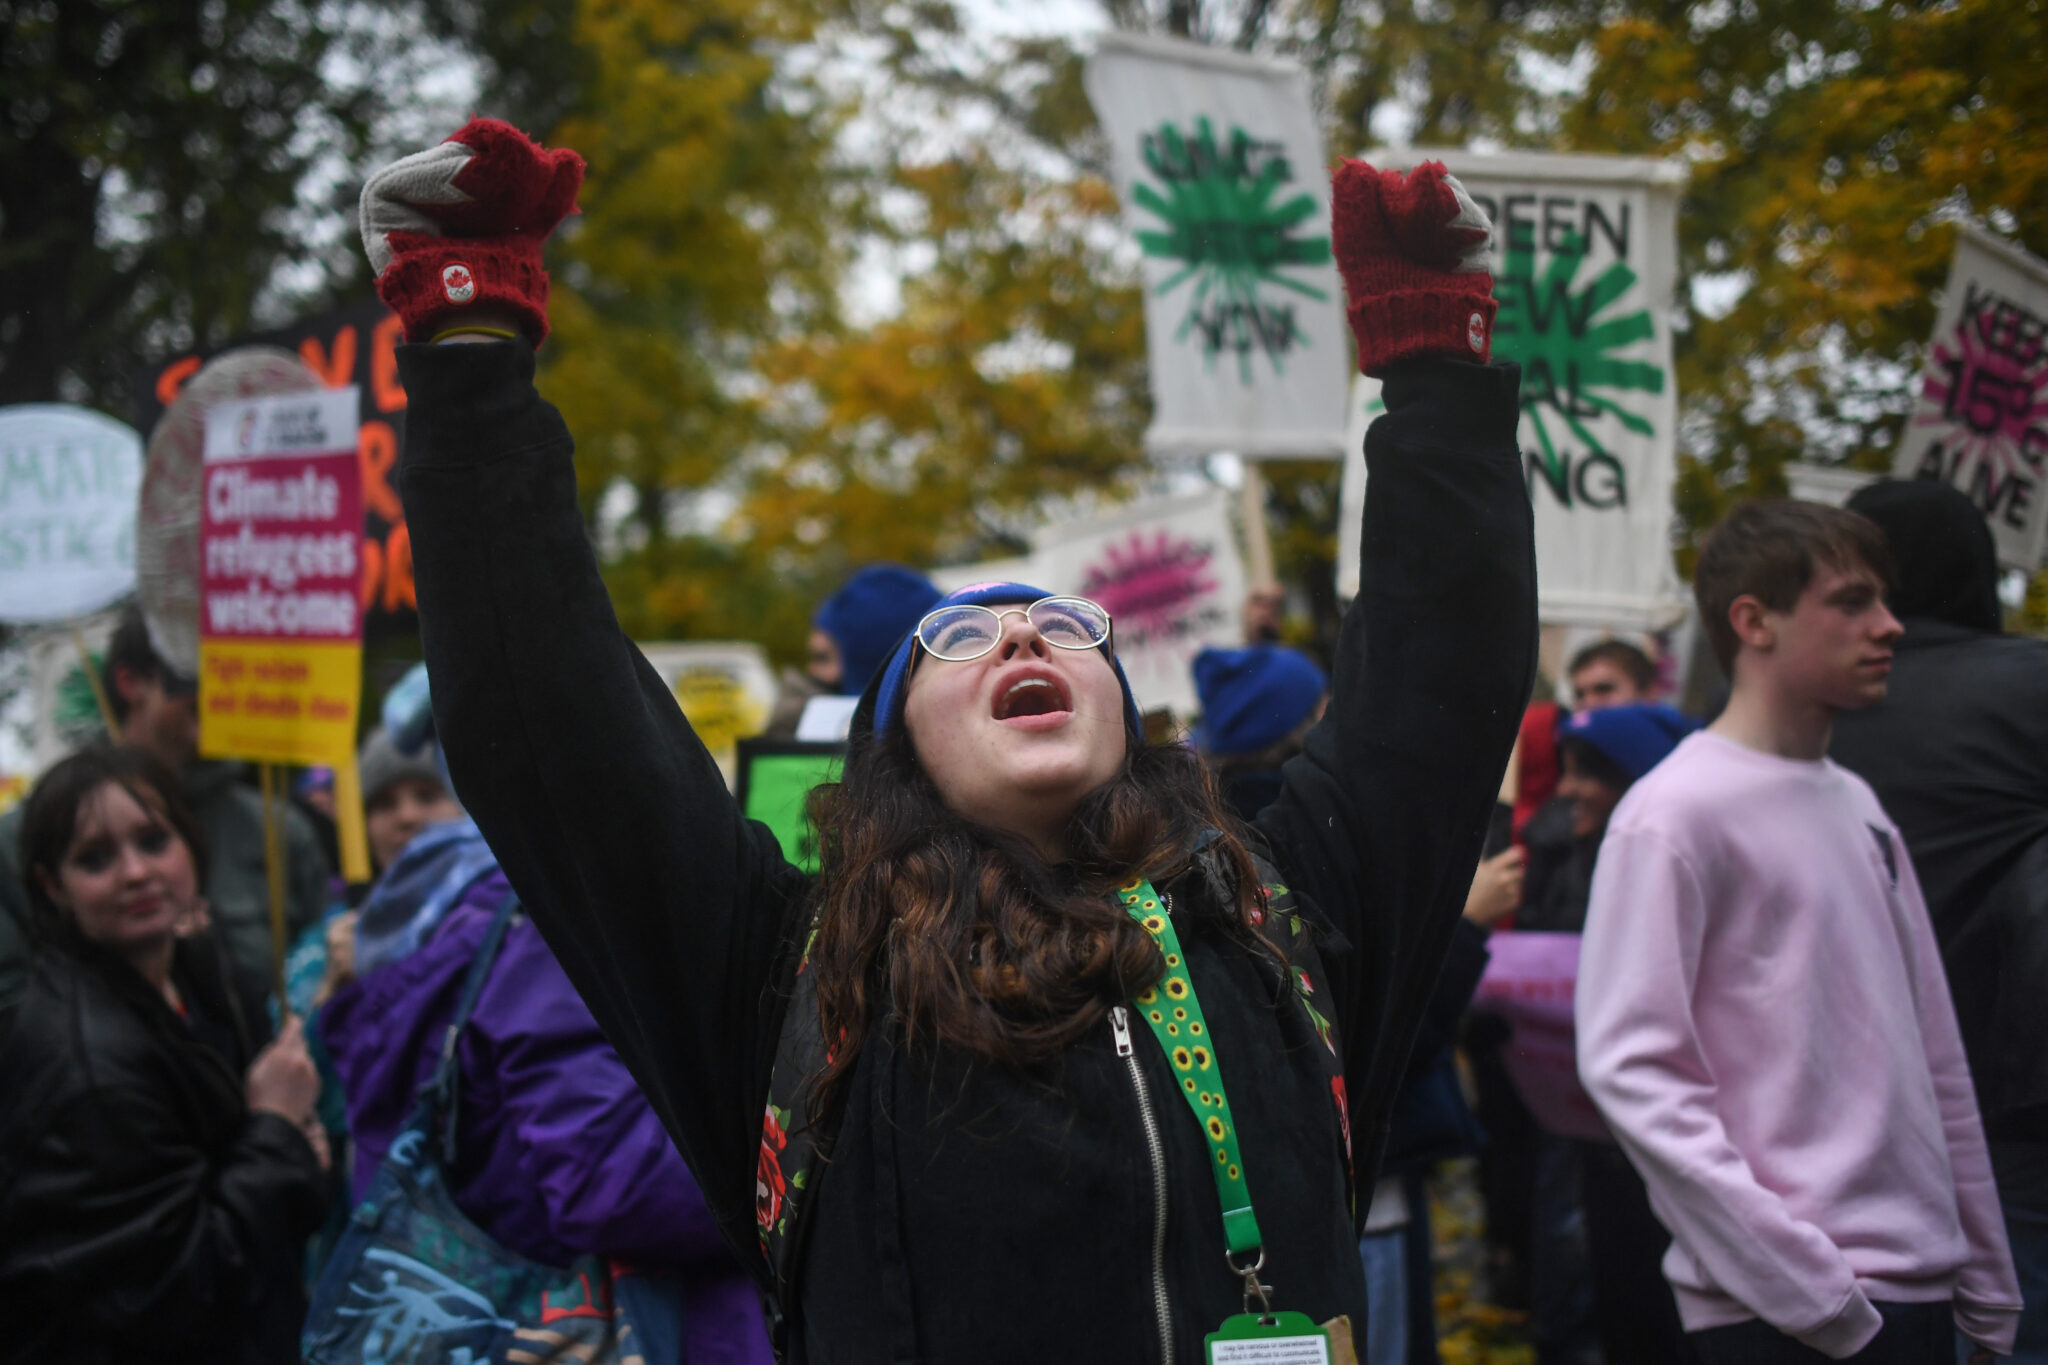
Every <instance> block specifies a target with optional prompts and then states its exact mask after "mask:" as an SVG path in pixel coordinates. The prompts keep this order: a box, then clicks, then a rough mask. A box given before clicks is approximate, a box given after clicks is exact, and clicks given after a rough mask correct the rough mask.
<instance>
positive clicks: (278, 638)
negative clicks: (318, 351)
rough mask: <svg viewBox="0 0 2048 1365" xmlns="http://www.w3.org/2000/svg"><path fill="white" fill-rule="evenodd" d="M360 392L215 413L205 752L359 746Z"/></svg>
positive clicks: (209, 456) (206, 502) (208, 460)
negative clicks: (357, 426) (356, 741)
mask: <svg viewBox="0 0 2048 1365" xmlns="http://www.w3.org/2000/svg"><path fill="white" fill-rule="evenodd" d="M356 403H357V398H356V391H355V390H354V389H316V390H312V391H310V392H307V393H291V394H282V395H279V396H276V397H271V398H259V399H255V400H253V401H246V402H235V403H229V404H223V405H221V406H219V407H215V408H212V409H209V410H208V412H207V414H206V455H205V476H204V483H203V496H202V498H201V501H200V512H199V551H200V578H199V588H200V604H201V612H200V621H199V629H200V635H199V668H200V678H199V686H200V697H199V701H200V723H199V724H200V729H199V747H200V751H201V752H202V753H204V754H206V755H208V756H209V757H220V758H244V759H254V760H256V761H259V762H266V763H308V764H310V763H327V764H340V763H345V762H347V761H349V760H350V759H351V758H353V756H354V754H355V729H356V710H357V706H358V703H359V701H360V694H361V690H362V603H361V596H360V587H361V583H362V559H361V553H360V552H361V546H362V534H363V499H362V482H361V472H360V469H359V467H358V456H357V450H356V446H357V440H356V436H357V432H356Z"/></svg>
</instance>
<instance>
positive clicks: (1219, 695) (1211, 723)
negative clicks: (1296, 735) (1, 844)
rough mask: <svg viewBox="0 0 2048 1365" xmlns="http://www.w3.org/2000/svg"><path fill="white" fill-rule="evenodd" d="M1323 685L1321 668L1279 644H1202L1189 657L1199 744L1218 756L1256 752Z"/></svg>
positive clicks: (1301, 716)
mask: <svg viewBox="0 0 2048 1365" xmlns="http://www.w3.org/2000/svg"><path fill="white" fill-rule="evenodd" d="M1329 690H1330V680H1329V679H1328V678H1327V677H1325V676H1324V675H1323V670H1322V669H1320V668H1317V667H1316V666H1315V663H1314V662H1313V661H1312V660H1310V659H1309V657H1308V656H1307V655H1305V654H1302V653H1299V652H1298V651H1296V650H1292V649H1289V648H1287V646H1285V645H1251V646H1248V647H1247V648H1244V649H1205V650H1203V651H1202V652H1201V653H1200V654H1197V655H1196V656H1195V692H1196V693H1197V694H1198V695H1199V696H1200V697H1201V699H1202V735H1203V741H1202V747H1203V748H1205V749H1207V750H1208V751H1209V752H1210V753H1212V754H1218V755H1223V756H1228V755H1231V754H1251V753H1257V752H1258V751H1259V750H1261V749H1263V748H1265V747H1266V746H1268V745H1270V744H1273V743H1275V742H1276V741H1278V740H1281V739H1284V738H1286V737H1287V735H1289V734H1291V733H1292V732H1293V731H1294V729H1295V727H1297V726H1299V725H1300V724H1301V723H1302V722H1303V721H1305V720H1307V719H1308V718H1309V715H1310V714H1311V713H1312V712H1313V711H1314V710H1315V709H1316V703H1317V702H1319V701H1321V700H1322V698H1323V694H1324V693H1325V692H1327V691H1329Z"/></svg>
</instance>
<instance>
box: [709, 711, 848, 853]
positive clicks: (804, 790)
mask: <svg viewBox="0 0 2048 1365" xmlns="http://www.w3.org/2000/svg"><path fill="white" fill-rule="evenodd" d="M845 759H846V746H845V745H844V744H840V743H807V742H804V741H802V740H786V739H743V740H741V741H740V742H739V746H738V760H737V764H736V766H737V768H738V781H737V783H736V785H735V788H734V795H735V797H736V799H737V800H738V801H739V807H740V813H741V814H742V815H744V816H746V817H747V819H749V820H759V821H760V822H761V823H762V824H764V825H766V826H768V828H769V830H770V831H771V832H772V833H773V834H774V835H775V840H776V842H777V843H779V844H781V845H782V856H783V857H785V858H787V859H789V860H790V861H791V862H793V863H795V864H796V865H797V866H798V867H800V868H802V869H803V870H804V871H806V872H816V871H817V870H818V831H817V829H816V828H815V827H814V826H813V825H812V824H811V819H810V814H809V812H808V810H807V809H806V808H805V803H806V802H807V801H809V800H810V796H811V789H812V788H814V787H816V786H817V785H818V784H819V783H821V782H837V781H838V780H839V772H840V768H841V766H842V764H843V763H844V762H845Z"/></svg>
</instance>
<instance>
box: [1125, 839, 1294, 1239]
mask: <svg viewBox="0 0 2048 1365" xmlns="http://www.w3.org/2000/svg"><path fill="white" fill-rule="evenodd" d="M1117 898H1118V899H1119V900H1121V901H1122V902H1123V905H1124V909H1126V910H1128V911H1130V912H1131V918H1132V919H1134V920H1136V921H1138V923H1139V924H1140V925H1141V926H1143V928H1144V930H1145V932H1146V933H1148V934H1150V935H1152V938H1153V941H1154V942H1156V943H1157V944H1158V945H1159V951H1160V952H1161V953H1162V954H1164V955H1165V957H1166V975H1165V976H1163V977H1161V978H1160V979H1159V982H1158V984H1157V985H1154V986H1149V987H1147V988H1146V989H1144V990H1142V991H1140V992H1138V994H1137V995H1136V996H1135V997H1133V998H1132V1001H1131V1003H1132V1004H1134V1005H1136V1006H1137V1007H1138V1011H1139V1013H1141V1014H1143V1015H1144V1016H1145V1022H1146V1023H1148V1024H1150V1025H1151V1026H1152V1036H1153V1037H1155V1038H1157V1039H1158V1040H1159V1046H1160V1049H1161V1050H1162V1051H1164V1052H1165V1053H1166V1059H1167V1061H1168V1062H1170V1063H1172V1065H1173V1075H1174V1079H1175V1080H1177V1081H1179V1082H1180V1092H1181V1098H1182V1099H1185V1100H1186V1101H1187V1102H1188V1108H1190V1109H1192V1110H1193V1111H1194V1113H1195V1122H1197V1123H1199V1124H1200V1125H1201V1126H1202V1136H1204V1137H1205V1138H1207V1139H1208V1141H1209V1150H1210V1153H1211V1154H1212V1155H1213V1156H1214V1157H1215V1158H1216V1162H1215V1164H1214V1165H1213V1166H1211V1167H1210V1171H1211V1173H1212V1174H1213V1175H1214V1176H1215V1177H1216V1198H1217V1201H1218V1202H1219V1203H1220V1204H1221V1205H1222V1206H1223V1236H1224V1240H1225V1241H1226V1242H1227V1243H1228V1244H1229V1249H1230V1252H1231V1254H1233V1255H1236V1254H1238V1253H1242V1252H1253V1251H1257V1250H1259V1248H1260V1246H1261V1245H1262V1242H1263V1239H1262V1238H1261V1237H1260V1236H1259V1220H1258V1219H1257V1217H1255V1216H1254V1215H1253V1213H1252V1196H1251V1191H1250V1189H1248V1188H1247V1187H1246V1185H1245V1181H1244V1162H1243V1160H1242V1159H1240V1158H1239V1156H1238V1152H1237V1125H1236V1124H1235V1123H1233V1122H1232V1121H1231V1110H1230V1102H1229V1101H1228V1100H1226V1099H1225V1098H1224V1097H1223V1068H1222V1065H1221V1064H1220V1063H1219V1062H1218V1061H1217V1059H1216V1049H1215V1045H1214V1040H1213V1039H1212V1038H1211V1036H1210V1034H1209V1024H1208V1021H1207V1020H1205V1019H1204V1018H1202V1003H1201V1001H1199V1000H1197V999H1196V998H1195V983H1194V982H1193V981H1191V980H1189V979H1188V964H1187V958H1186V957H1185V955H1183V954H1182V952H1181V950H1180V936H1179V935H1178V934H1176V933H1174V931H1173V921H1172V919H1170V918H1168V916H1167V913H1166V908H1165V906H1164V905H1163V904H1162V903H1161V901H1160V899H1159V893H1158V892H1156V891H1154V890H1153V889H1152V883H1150V882H1148V881H1144V880H1142V879H1141V880H1139V881H1134V882H1132V883H1131V884H1130V885H1129V886H1126V887H1124V888H1123V889H1122V890H1120V891H1118V892H1117ZM1262 1259H1263V1258H1262ZM1234 1268H1235V1266H1233V1269H1234ZM1255 1268H1256V1267H1255ZM1239 1273H1243V1272H1239Z"/></svg>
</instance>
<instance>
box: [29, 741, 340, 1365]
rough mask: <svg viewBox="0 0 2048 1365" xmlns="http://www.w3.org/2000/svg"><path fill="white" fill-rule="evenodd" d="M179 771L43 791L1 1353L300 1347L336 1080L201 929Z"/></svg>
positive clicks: (272, 1353)
mask: <svg viewBox="0 0 2048 1365" xmlns="http://www.w3.org/2000/svg"><path fill="white" fill-rule="evenodd" d="M200 848H201V843H200V835H199V830H198V827H197V825H196V824H195V823H194V822H193V819H192V817H191V815H190V814H189V813H188V812H187V811H186V809H185V807H184V804H183V802H182V800H181V798H180V797H179V795H178V786H177V782H176V780H175V779H174V778H173V777H172V776H171V774H170V771H169V770H168V769H167V768H165V767H164V766H163V765H162V764H161V763H159V762H158V761H157V760H156V759H154V758H152V757H150V756H149V755H147V754H145V753H142V752H141V751H139V750H134V749H117V748H94V749H88V750H86V751H85V752H83V753H80V754H77V755H74V756H73V757H71V758H68V759H66V760H64V761H63V762H62V763H59V764H58V765H57V766H56V767H54V768H52V769H50V771H49V772H48V773H46V774H44V775H43V778H42V780H41V781H39V782H38V783H37V784H36V787H35V790H34V791H32V792H31V793H29V797H28V807H27V810H26V812H25V813H24V815H23V818H22V825H21V867H22V869H23V872H24V879H25V881H26V883H27V891H28V897H29V905H30V909H31V912H32V913H33V915H34V928H35V931H36V937H37V939H38V946H37V952H36V957H35V965H34V968H33V971H32V974H31V976H30V979H29V985H28V990H27V993H26V994H25V995H24V996H23V998H22V1002H21V1009H20V1012H19V1014H18V1015H17V1016H16V1019H15V1023H14V1026H13V1028H12V1029H11V1030H10V1031H9V1033H8V1035H7V1037H6V1040H5V1042H4V1043H0V1302H5V1303H7V1304H9V1305H11V1306H12V1307H13V1308H14V1309H15V1311H14V1312H13V1313H12V1314H11V1315H10V1317H11V1321H10V1322H9V1325H8V1331H7V1337H6V1340H5V1342H4V1344H0V1359H6V1360H23V1361H31V1360H32V1361H87V1362H100V1361H129V1360H193V1361H197V1360H209V1361H222V1362H251V1363H252V1365H253V1363H254V1362H284V1361H291V1360H296V1359H297V1358H298V1333H299V1321H300V1318H301V1316H302V1315H303V1313H304V1311H305V1300H304V1297H303V1294H302V1293H301V1289H300V1273H301V1254H302V1251H303V1249H304V1246H305V1243H306V1238H307V1237H308V1236H309V1235H310V1234H311V1233H312V1231H313V1229H314V1227H315V1226H316V1225H317V1224H318V1223H319V1221H320V1215H321V1212H322V1211H323V1209H324V1207H325V1204H326V1193H325V1185H324V1182H323V1181H322V1179H321V1173H322V1171H323V1170H324V1169H325V1168H326V1166H327V1162H328V1154H327V1149H326V1145H325V1137H324V1135H323V1134H322V1132H321V1130H320V1125H319V1120H318V1118H317V1117H316V1116H315V1114H314V1112H313V1107H314V1102H315V1100H316V1098H317V1096H318V1093H319V1078H318V1076H317V1075H316V1074H315V1073H314V1070H313V1063H312V1061H311V1059H310V1058H309V1057H308V1056H307V1053H306V1044H305V1038H304V1035H303V1033H302V1031H301V1029H300V1025H299V1022H298V1021H297V1020H296V1019H292V1020H289V1021H287V1024H286V1026H285V1028H284V1030H283V1031H282V1032H280V1033H279V1034H278V1036H277V1037H275V1038H272V1037H271V1036H270V1035H271V1028H270V1018H269V1015H268V1013H267V1012H266V1007H265V1003H264V992H263V986H262V983H260V982H256V981H253V980H249V979H246V978H244V977H240V976H238V975H237V973H236V971H235V968H234V967H233V965H232V963H231V961H230V959H229V957H228V954H227V951H226V948H225V946H224V945H223V944H222V943H221V942H220V940H219V939H217V938H216V937H215V936H214V934H213V933H212V931H211V930H209V929H206V928H205V927H204V915H205V905H204V902H203V901H202V900H201V899H200V894H199V893H200V884H199V877H200V874H199V869H200V868H201V867H202V866H203V865H204V863H203V860H202V859H201V857H200Z"/></svg>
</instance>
